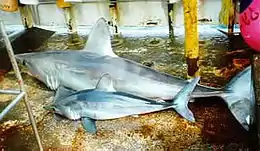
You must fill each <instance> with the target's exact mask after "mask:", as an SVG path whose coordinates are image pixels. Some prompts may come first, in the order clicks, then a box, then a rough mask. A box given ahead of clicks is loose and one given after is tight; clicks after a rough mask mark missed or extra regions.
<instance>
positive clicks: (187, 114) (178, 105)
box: [172, 77, 200, 122]
mask: <svg viewBox="0 0 260 151" xmlns="http://www.w3.org/2000/svg"><path fill="white" fill-rule="evenodd" d="M199 80H200V77H197V78H194V79H193V80H192V81H191V82H190V83H188V84H187V85H186V86H184V87H183V88H182V89H181V90H180V91H179V92H178V94H177V95H176V96H175V98H174V99H173V102H172V106H173V108H174V109H175V111H176V112H178V113H179V114H180V115H181V116H182V117H184V118H185V119H187V120H188V121H191V122H195V118H194V116H193V113H192V112H191V110H190V109H189V108H188V103H189V100H190V98H191V93H192V92H193V90H194V89H195V87H196V85H197V83H198V82H199Z"/></svg>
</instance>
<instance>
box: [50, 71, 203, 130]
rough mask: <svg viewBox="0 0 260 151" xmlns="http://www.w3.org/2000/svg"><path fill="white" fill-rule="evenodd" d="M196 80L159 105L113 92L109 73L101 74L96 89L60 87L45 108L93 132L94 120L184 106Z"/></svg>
mask: <svg viewBox="0 0 260 151" xmlns="http://www.w3.org/2000/svg"><path fill="white" fill-rule="evenodd" d="M199 79H200V78H199V77H197V78H194V79H193V80H192V81H191V82H190V83H188V84H187V85H186V86H184V87H183V88H182V89H181V90H180V91H179V92H178V94H177V95H176V96H175V98H174V99H173V100H172V101H171V102H165V101H161V102H159V101H158V100H153V99H150V98H145V97H140V96H136V95H132V94H130V93H125V92H120V91H115V89H114V88H113V81H112V78H111V77H110V75H109V74H104V75H103V76H101V78H100V81H99V82H98V84H97V86H96V88H95V89H86V90H81V91H74V92H73V91H71V90H69V91H68V90H67V89H66V88H64V87H59V89H58V91H57V95H56V96H57V97H56V98H55V100H54V103H53V104H52V105H51V106H49V107H46V109H48V108H49V109H54V113H55V114H58V115H62V116H64V117H67V118H68V119H70V120H82V124H83V127H84V129H85V130H86V131H88V132H90V133H96V132H97V129H96V124H95V121H96V120H109V119H116V118H120V117H126V116H130V115H138V114H146V113H151V112H157V111H161V110H165V109H169V108H178V106H179V105H178V104H183V103H186V104H187V103H188V101H189V99H190V94H191V93H192V91H193V90H194V88H195V87H196V84H197V83H198V81H199ZM64 91H65V93H64ZM68 92H69V93H68Z"/></svg>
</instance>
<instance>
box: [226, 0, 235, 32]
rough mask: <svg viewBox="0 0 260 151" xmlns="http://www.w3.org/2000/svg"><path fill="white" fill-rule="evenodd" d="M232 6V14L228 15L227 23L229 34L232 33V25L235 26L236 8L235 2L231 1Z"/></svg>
mask: <svg viewBox="0 0 260 151" xmlns="http://www.w3.org/2000/svg"><path fill="white" fill-rule="evenodd" d="M232 2H233V3H232V5H233V11H234V13H231V14H232V15H231V14H230V15H229V22H228V33H229V34H231V33H233V32H234V25H235V21H236V6H237V1H236V0H233V1H232Z"/></svg>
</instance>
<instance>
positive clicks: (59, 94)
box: [54, 86, 76, 101]
mask: <svg viewBox="0 0 260 151" xmlns="http://www.w3.org/2000/svg"><path fill="white" fill-rule="evenodd" d="M75 92H76V91H75V90H73V89H69V88H66V87H64V86H59V87H58V89H57V91H56V93H55V96H54V101H56V100H60V99H62V98H65V97H67V96H69V95H70V94H72V93H75Z"/></svg>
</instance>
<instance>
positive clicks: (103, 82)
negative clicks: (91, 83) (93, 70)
mask: <svg viewBox="0 0 260 151" xmlns="http://www.w3.org/2000/svg"><path fill="white" fill-rule="evenodd" d="M96 89H98V90H103V91H108V92H115V91H116V90H115V89H114V86H113V80H112V77H111V76H110V74H108V73H105V74H103V75H102V76H101V77H100V79H99V81H98V83H97V86H96Z"/></svg>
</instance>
